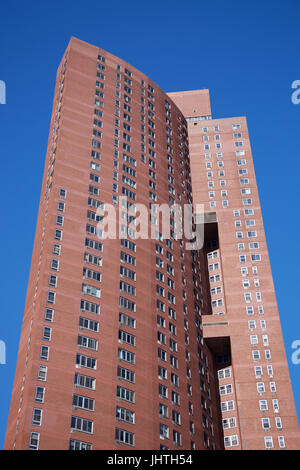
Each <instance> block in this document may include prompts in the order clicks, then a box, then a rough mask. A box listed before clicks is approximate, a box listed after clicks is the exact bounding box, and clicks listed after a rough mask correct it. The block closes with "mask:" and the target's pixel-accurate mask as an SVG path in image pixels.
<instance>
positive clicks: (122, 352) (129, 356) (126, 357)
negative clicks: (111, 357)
mask: <svg viewBox="0 0 300 470" xmlns="http://www.w3.org/2000/svg"><path fill="white" fill-rule="evenodd" d="M118 358H119V360H120V361H126V362H129V363H130V364H135V354H134V353H132V352H130V351H127V350H126V349H122V348H119V349H118Z"/></svg>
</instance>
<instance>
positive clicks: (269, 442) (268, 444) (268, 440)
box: [264, 436, 274, 449]
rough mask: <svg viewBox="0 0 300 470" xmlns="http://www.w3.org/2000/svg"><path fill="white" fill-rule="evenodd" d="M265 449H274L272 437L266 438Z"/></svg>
mask: <svg viewBox="0 0 300 470" xmlns="http://www.w3.org/2000/svg"><path fill="white" fill-rule="evenodd" d="M264 439H265V448H266V449H273V447H274V446H273V438H272V437H271V436H265V437H264Z"/></svg>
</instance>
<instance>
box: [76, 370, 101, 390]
mask: <svg viewBox="0 0 300 470" xmlns="http://www.w3.org/2000/svg"><path fill="white" fill-rule="evenodd" d="M74 385H75V387H84V388H89V389H91V390H95V388H96V379H95V378H94V377H88V376H87V375H82V374H75V376H74Z"/></svg>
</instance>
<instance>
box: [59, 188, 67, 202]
mask: <svg viewBox="0 0 300 470" xmlns="http://www.w3.org/2000/svg"><path fill="white" fill-rule="evenodd" d="M59 197H60V199H66V197H67V191H66V190H65V189H63V188H60V190H59Z"/></svg>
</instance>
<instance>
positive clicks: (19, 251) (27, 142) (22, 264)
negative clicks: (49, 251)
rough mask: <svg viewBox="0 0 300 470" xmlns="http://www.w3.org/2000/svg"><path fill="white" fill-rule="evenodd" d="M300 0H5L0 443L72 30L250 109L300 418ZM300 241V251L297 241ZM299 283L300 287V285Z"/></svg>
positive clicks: (166, 80)
mask: <svg viewBox="0 0 300 470" xmlns="http://www.w3.org/2000/svg"><path fill="white" fill-rule="evenodd" d="M299 18H300V3H299V0H285V1H281V0H260V1H258V0H243V1H241V0H239V1H236V0H226V1H225V0H214V1H213V2H209V1H207V0H197V1H193V2H191V1H186V2H182V1H180V2H179V1H176V0H175V1H174V0H173V1H170V0H163V1H162V0H160V1H157V0H152V1H151V2H140V1H137V0H131V1H129V2H124V1H123V0H122V1H121V0H115V1H113V2H112V1H107V0H101V1H94V0H85V1H84V2H83V1H77V0H72V1H70V0H62V1H57V0H52V1H51V2H43V1H40V0H39V1H36V0H32V1H30V2H25V1H24V0H9V1H6V2H1V31H0V41H1V42H0V43H1V51H0V80H4V81H5V83H6V86H7V104H6V105H0V121H1V130H0V136H1V138H0V154H1V162H2V163H1V167H2V168H1V170H2V171H1V175H2V181H1V187H0V191H1V193H2V194H1V205H2V208H1V213H2V227H3V228H2V231H1V235H0V237H1V246H2V269H1V274H0V275H1V286H2V295H3V297H2V309H1V310H2V311H1V321H0V340H3V341H5V343H6V347H7V364H6V365H0V383H1V387H0V398H1V399H0V448H2V446H3V441H4V434H5V428H6V422H7V416H8V410H9V404H10V396H11V390H12V384H13V378H14V369H15V362H16V355H17V349H18V342H19V334H20V328H21V321H22V315H23V309H24V303H25V296H26V289H27V281H28V275H29V268H30V260H31V253H32V247H33V240H34V232H35V224H36V217H37V210H38V203H39V197H40V190H41V182H42V172H43V168H44V158H45V153H46V146H47V139H48V132H49V123H50V113H51V108H52V99H53V91H54V80H55V75H56V69H57V67H58V64H59V62H60V60H61V57H62V55H63V53H64V50H65V48H66V46H67V43H68V41H69V39H70V37H71V36H76V37H78V38H80V39H82V40H84V41H87V42H89V43H91V44H94V45H97V46H99V47H101V48H103V49H105V50H107V51H109V52H111V53H113V54H115V55H117V56H119V57H121V58H122V59H124V60H126V61H127V62H129V63H130V64H132V65H133V66H135V67H136V68H138V69H140V70H141V71H143V72H144V73H145V74H146V75H148V76H149V77H150V78H151V79H152V80H153V81H154V82H155V83H157V84H158V85H159V86H160V87H161V88H162V89H164V90H165V91H182V90H190V89H199V88H209V89H210V94H211V104H212V112H213V117H216V118H220V117H230V116H241V115H246V116H247V119H248V126H249V133H250V138H251V142H252V150H253V156H254V164H255V169H256V176H257V181H258V187H259V194H260V199H261V204H262V211H263V216H264V224H265V229H266V236H267V242H268V248H269V252H270V258H271V266H272V271H273V276H274V283H275V288H276V292H277V300H278V304H279V312H280V317H281V322H282V328H283V334H284V341H285V345H286V352H287V357H288V360H289V367H290V374H291V379H292V384H293V390H294V396H295V400H296V406H297V409H298V415H300V364H299V365H294V364H292V362H291V355H292V352H293V351H292V349H291V343H292V342H293V341H294V340H296V339H299V340H300V315H299V313H300V308H299V307H300V297H298V295H296V294H297V285H296V283H295V281H297V279H299V251H298V250H297V249H296V248H297V243H298V240H299V230H300V224H299V220H298V214H299V207H298V204H299V174H300V163H299V160H300V158H299V157H300V152H299V151H300V148H299V147H300V145H299V142H300V139H299V123H300V104H299V105H295V104H292V101H291V94H292V89H291V84H292V82H293V81H294V80H297V79H298V80H300V67H299V65H300V62H299V50H300V48H299V46H300V34H299ZM295 247H296V248H295ZM294 289H296V292H295V290H294Z"/></svg>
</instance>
